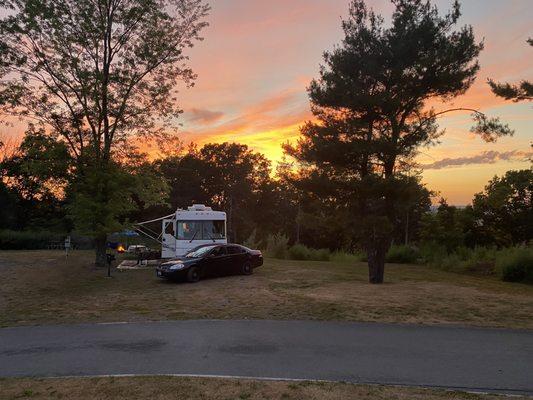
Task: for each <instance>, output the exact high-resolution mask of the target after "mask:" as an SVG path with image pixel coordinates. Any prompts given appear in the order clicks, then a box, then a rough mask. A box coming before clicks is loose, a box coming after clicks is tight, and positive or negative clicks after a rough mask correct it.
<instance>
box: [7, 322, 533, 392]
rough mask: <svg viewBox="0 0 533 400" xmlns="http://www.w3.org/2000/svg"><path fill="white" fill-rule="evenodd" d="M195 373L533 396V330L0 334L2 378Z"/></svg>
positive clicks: (170, 326) (238, 328)
mask: <svg viewBox="0 0 533 400" xmlns="http://www.w3.org/2000/svg"><path fill="white" fill-rule="evenodd" d="M107 374H113V375H115V374H178V375H179V374H184V375H187V374H192V375H217V376H220V375H221V376H245V377H259V378H290V379H321V380H334V381H349V382H360V383H380V384H399V385H415V386H433V387H446V388H457V389H465V390H481V391H502V392H508V393H529V394H533V332H531V331H511V330H500V329H482V328H462V327H442V326H431V327H430V326H419V325H394V324H373V323H344V322H319V321H210V320H199V321H173V322H153V323H127V324H86V325H65V326H35V327H16V328H3V329H0V376H71V375H80V376H81V375H107Z"/></svg>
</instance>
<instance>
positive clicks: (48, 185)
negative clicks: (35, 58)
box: [0, 137, 533, 253]
mask: <svg viewBox="0 0 533 400" xmlns="http://www.w3.org/2000/svg"><path fill="white" fill-rule="evenodd" d="M31 140H34V139H32V137H28V138H27V139H26V141H25V142H23V143H22V144H21V146H20V147H19V148H18V149H16V150H15V151H13V152H12V154H10V155H6V156H5V157H4V158H3V161H2V162H1V163H0V167H1V168H0V170H1V173H2V181H1V182H0V227H1V229H2V230H4V233H3V234H2V235H0V247H1V248H10V246H9V244H8V243H9V240H14V237H15V236H16V234H11V235H10V234H7V233H5V230H12V231H24V232H27V233H26V234H24V235H26V236H24V235H22V236H21V235H19V236H18V237H19V238H24V240H23V239H20V242H24V241H25V240H26V239H27V238H28V237H29V236H28V235H29V234H30V233H29V232H33V233H34V234H35V243H41V244H42V245H37V244H35V243H30V242H32V241H31V240H27V243H28V245H27V246H28V248H34V247H35V246H38V247H43V246H45V245H44V244H43V243H44V242H45V241H46V240H45V239H43V235H42V234H41V233H40V232H52V234H50V240H55V236H54V235H56V234H57V235H66V234H67V233H69V232H72V231H73V230H74V223H73V221H72V220H71V219H70V218H69V213H68V211H69V202H70V200H71V199H72V195H71V194H70V193H69V192H68V187H66V186H65V181H66V180H65V175H67V174H68V166H66V167H65V166H62V163H61V157H62V154H61V152H60V151H58V150H57V149H54V148H52V150H50V149H51V147H46V149H47V150H46V151H45V150H44V146H43V148H42V152H41V157H42V158H45V159H46V160H47V164H48V167H47V168H45V169H44V170H43V167H42V162H40V161H39V160H38V159H37V158H36V157H35V149H36V147H35V146H30V145H29V144H28V141H31ZM135 168H136V170H138V171H142V173H144V174H148V175H150V176H156V177H157V178H158V179H160V180H162V181H163V182H165V183H166V185H168V188H167V189H168V190H167V191H166V193H168V194H167V198H166V199H164V200H166V203H167V204H166V205H158V206H150V207H144V206H143V204H138V210H137V211H133V212H131V213H129V215H127V217H125V218H124V220H123V221H122V222H127V221H131V222H135V221H142V220H148V219H151V218H157V217H160V216H163V215H167V214H170V213H172V212H173V211H174V210H176V208H178V207H186V206H188V205H191V204H193V203H204V204H206V205H209V206H211V207H213V208H214V209H216V210H223V211H225V212H226V213H227V216H228V234H229V240H231V241H234V242H240V243H243V242H247V243H252V244H254V245H255V246H258V247H262V248H266V247H267V242H268V240H269V237H271V236H272V235H282V236H283V237H286V240H287V243H288V245H293V244H295V243H301V244H303V245H305V246H308V247H310V248H315V249H321V248H324V249H328V250H329V251H339V250H342V251H348V252H352V253H353V252H357V251H359V250H360V249H361V247H362V246H361V243H360V233H361V232H360V228H361V227H360V224H359V221H357V219H354V218H353V217H351V216H350V210H349V208H347V207H343V206H342V204H339V199H338V198H337V199H332V198H331V197H329V196H324V197H321V196H319V195H317V193H316V192H311V191H307V190H306V187H305V184H304V183H302V180H300V175H299V173H298V170H296V169H294V168H293V166H292V165H291V164H290V163H281V164H279V165H278V167H277V168H276V170H275V171H273V170H272V165H271V163H270V161H269V160H268V159H267V158H266V157H265V156H264V155H262V154H260V153H258V152H254V151H252V150H250V149H249V148H248V147H247V146H246V145H242V144H237V143H222V144H206V145H205V146H203V147H201V148H197V147H195V146H191V147H189V148H188V149H184V150H183V151H181V152H179V153H178V154H173V155H169V156H166V157H164V158H161V159H157V160H155V161H148V160H147V159H146V158H143V159H142V160H141V162H138V164H137V165H136V166H135ZM115 190H119V191H120V190H121V189H120V187H116V189H115ZM144 190H150V188H149V187H148V188H145V189H144ZM532 192H533V172H532V171H531V170H521V171H509V172H507V173H506V174H505V175H504V176H502V177H494V179H493V180H491V181H490V182H489V183H488V184H487V186H486V187H485V190H484V191H483V192H481V193H478V194H476V195H475V196H474V198H473V200H472V204H471V205H469V206H467V207H466V208H456V207H454V206H451V205H448V204H447V202H446V201H445V200H444V199H441V200H440V205H439V206H438V208H437V210H436V211H431V207H430V206H431V199H432V196H433V194H432V192H431V191H429V190H428V189H426V188H425V187H424V186H422V185H421V184H418V189H417V193H416V196H412V198H413V199H415V200H414V201H412V202H411V203H410V204H409V206H408V207H405V209H404V210H403V211H401V212H398V215H399V216H400V217H399V218H398V219H397V220H396V224H395V226H394V243H395V244H397V245H399V244H420V243H436V244H438V245H439V246H440V247H441V248H444V249H445V250H446V251H447V252H453V251H454V250H456V249H457V248H460V247H467V248H475V247H479V246H485V247H487V246H488V247H498V248H502V247H509V246H513V245H518V244H524V243H528V242H529V241H530V240H531V238H532V236H533V211H532V205H531V194H532ZM132 197H133V198H132V199H131V201H135V200H136V199H135V193H133V195H132ZM2 237H4V239H1V238H2ZM271 240H272V239H271Z"/></svg>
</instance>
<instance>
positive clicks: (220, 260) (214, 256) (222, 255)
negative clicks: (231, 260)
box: [206, 246, 228, 276]
mask: <svg viewBox="0 0 533 400" xmlns="http://www.w3.org/2000/svg"><path fill="white" fill-rule="evenodd" d="M206 261H207V272H208V274H209V275H212V276H221V275H224V274H226V272H227V267H228V254H227V251H226V247H225V246H217V247H215V248H214V249H213V250H211V252H210V253H209V255H208V256H207V260H206Z"/></svg>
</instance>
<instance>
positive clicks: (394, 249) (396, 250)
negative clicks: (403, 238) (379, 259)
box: [385, 245, 420, 264]
mask: <svg viewBox="0 0 533 400" xmlns="http://www.w3.org/2000/svg"><path fill="white" fill-rule="evenodd" d="M419 259H420V255H419V253H418V250H416V249H415V248H413V247H410V246H404V245H392V246H391V247H390V249H389V251H388V252H387V255H386V258H385V260H386V261H387V262H389V263H396V264H414V263H416V262H418V261H419Z"/></svg>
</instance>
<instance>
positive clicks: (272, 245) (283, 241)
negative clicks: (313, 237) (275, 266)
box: [266, 233, 289, 258]
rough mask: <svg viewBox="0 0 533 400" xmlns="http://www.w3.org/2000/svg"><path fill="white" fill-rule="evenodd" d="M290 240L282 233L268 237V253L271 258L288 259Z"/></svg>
mask: <svg viewBox="0 0 533 400" xmlns="http://www.w3.org/2000/svg"><path fill="white" fill-rule="evenodd" d="M288 245H289V238H288V237H287V236H285V235H284V234H282V233H276V234H275V235H268V238H267V249H266V252H267V254H268V255H269V256H270V257H274V258H287V253H288V250H287V249H288Z"/></svg>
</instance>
